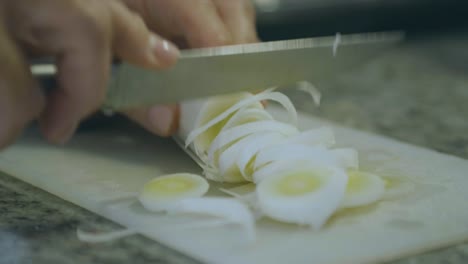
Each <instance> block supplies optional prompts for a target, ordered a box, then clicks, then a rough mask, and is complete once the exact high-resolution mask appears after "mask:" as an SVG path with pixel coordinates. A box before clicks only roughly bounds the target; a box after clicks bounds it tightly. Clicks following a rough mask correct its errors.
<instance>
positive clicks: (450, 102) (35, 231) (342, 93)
mask: <svg viewBox="0 0 468 264" xmlns="http://www.w3.org/2000/svg"><path fill="white" fill-rule="evenodd" d="M467 48H468V37H466V38H462V37H461V36H460V35H458V37H457V38H438V39H436V40H434V41H429V40H426V41H423V42H410V43H408V44H405V45H402V46H401V47H398V48H396V49H395V50H392V51H389V52H388V53H386V54H383V55H382V56H381V57H379V58H376V59H375V60H373V61H371V62H370V63H369V64H367V65H366V66H365V67H361V68H357V69H355V70H354V71H353V72H352V73H350V74H348V75H346V76H340V77H338V78H337V79H336V80H335V81H333V82H332V83H329V84H322V85H321V86H320V87H319V88H320V89H321V91H322V93H323V97H322V98H323V100H322V105H321V106H320V107H319V108H317V107H315V106H314V105H313V104H312V103H311V102H310V101H309V100H304V99H302V98H304V97H303V95H301V94H299V93H297V92H290V95H291V98H292V99H293V100H294V102H295V103H296V104H297V105H298V107H299V108H300V109H301V110H303V111H308V112H310V113H312V114H314V115H317V116H320V117H323V118H327V119H330V120H333V121H336V122H339V123H341V124H344V125H346V126H351V127H355V128H357V129H360V130H366V131H371V132H375V133H378V134H382V135H386V136H389V137H393V138H396V139H399V140H402V141H405V142H409V143H412V144H415V145H419V146H423V147H426V148H430V149H434V150H436V151H441V152H444V153H448V154H452V155H456V156H459V157H461V158H467V159H468V133H467V131H468V103H466V102H468V52H467V51H468V49H467ZM338 54H339V50H338ZM82 225H90V226H91V227H93V228H99V229H101V230H111V229H113V228H115V227H116V225H115V224H114V223H111V222H109V221H107V220H106V219H103V218H101V217H99V216H96V215H94V214H92V213H90V212H88V211H86V210H84V209H81V208H79V207H77V206H74V205H72V204H70V203H68V202H65V201H63V200H61V199H59V198H57V197H54V196H52V195H50V194H48V193H46V192H44V191H42V190H39V189H36V188H34V187H32V186H30V185H28V184H25V183H23V182H20V181H18V180H16V179H15V178H13V177H10V176H8V175H5V174H3V173H0V252H2V253H1V255H0V263H1V264H3V263H8V264H13V263H62V264H66V263H114V264H118V263H188V264H192V263H196V261H194V260H192V259H190V258H189V257H186V256H183V255H181V254H179V253H177V252H176V251H174V250H172V249H169V248H167V247H165V246H163V245H160V244H158V243H156V242H153V241H150V240H148V239H146V238H144V237H141V236H131V237H127V238H124V239H121V240H118V241H113V242H108V243H103V244H97V245H89V244H86V243H81V242H80V241H79V240H78V239H77V238H76V228H77V227H78V226H82ZM396 263H398V264H409V263H429V264H432V263H451V264H461V263H468V244H461V245H455V246H452V247H450V248H446V249H443V250H438V251H434V252H428V253H426V254H422V255H418V256H413V257H411V258H407V259H403V260H399V261H397V262H394V264H396Z"/></svg>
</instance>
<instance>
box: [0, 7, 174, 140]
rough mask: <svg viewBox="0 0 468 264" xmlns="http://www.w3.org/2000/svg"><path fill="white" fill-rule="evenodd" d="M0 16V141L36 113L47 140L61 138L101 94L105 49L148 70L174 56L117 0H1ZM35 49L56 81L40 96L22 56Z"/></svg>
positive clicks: (168, 63) (107, 61)
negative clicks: (51, 61) (51, 63)
mask: <svg viewBox="0 0 468 264" xmlns="http://www.w3.org/2000/svg"><path fill="white" fill-rule="evenodd" d="M167 2H170V1H167ZM0 15H1V18H0V58H1V64H0V148H2V147H5V146H7V145H8V144H9V143H11V142H12V141H13V140H14V139H15V138H16V137H17V136H18V135H19V134H20V133H21V130H22V129H23V128H24V127H25V126H26V125H27V124H28V123H30V122H31V121H32V120H35V119H39V123H40V126H41V130H42V131H43V133H44V135H45V137H46V138H47V139H48V140H49V141H51V142H54V143H61V142H65V141H66V140H67V139H68V138H69V137H70V136H71V135H72V134H73V132H74V130H75V128H76V127H77V125H78V123H79V122H80V121H81V120H82V119H84V118H85V117H87V116H88V115H90V114H91V113H92V112H94V111H95V110H96V109H97V108H98V107H99V106H100V104H101V103H102V101H103V100H104V96H105V87H106V83H107V81H108V79H109V67H110V61H111V57H112V55H114V54H115V55H116V56H118V57H119V58H121V59H123V60H126V61H128V62H131V63H134V64H137V65H140V66H143V67H148V68H152V69H163V68H168V67H170V66H172V65H173V64H174V63H175V62H176V60H177V57H178V49H177V48H176V47H175V46H174V45H172V44H171V43H169V42H167V41H165V40H163V39H162V38H161V37H159V36H157V35H155V34H153V33H151V31H150V30H149V29H148V28H147V27H146V25H145V23H144V22H143V20H142V19H141V17H140V16H138V15H135V14H134V13H133V12H131V11H130V9H128V8H127V7H126V6H125V5H124V4H123V3H122V2H119V1H116V0H15V1H1V2H0ZM35 55H50V56H54V57H55V58H56V59H57V67H58V85H59V87H57V88H58V89H56V90H55V91H54V92H53V93H52V94H51V96H50V97H49V96H48V97H47V98H45V96H44V95H43V94H42V93H41V89H40V88H39V86H38V83H36V81H35V80H34V78H33V77H32V76H31V73H30V70H29V65H28V63H27V59H28V57H30V56H35Z"/></svg>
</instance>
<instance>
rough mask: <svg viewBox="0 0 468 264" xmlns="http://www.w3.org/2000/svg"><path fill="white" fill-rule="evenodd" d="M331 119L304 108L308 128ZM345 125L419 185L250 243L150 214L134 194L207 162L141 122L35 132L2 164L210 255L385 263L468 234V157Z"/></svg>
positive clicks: (263, 232) (267, 262)
mask: <svg viewBox="0 0 468 264" xmlns="http://www.w3.org/2000/svg"><path fill="white" fill-rule="evenodd" d="M270 111H271V112H272V113H273V114H274V115H275V116H276V117H278V118H284V117H285V116H286V114H285V112H283V111H282V110H279V109H277V108H273V107H270ZM322 122H323V121H320V120H317V119H314V118H311V117H309V116H306V115H301V116H300V123H301V126H302V128H310V127H315V126H318V125H320V124H323V123H322ZM335 128H336V130H335V132H336V135H337V141H338V144H339V145H340V146H351V147H355V148H357V149H358V150H359V152H360V155H361V161H362V164H361V165H362V166H363V167H366V168H369V169H375V168H377V169H379V170H382V173H385V174H390V175H393V176H398V177H402V179H403V181H402V183H405V182H406V181H409V182H413V185H412V186H413V187H414V188H415V189H414V190H413V191H412V192H411V193H410V194H407V195H400V196H399V197H397V198H393V199H390V200H386V201H384V202H381V203H379V204H378V205H376V206H371V207H368V208H364V209H361V210H355V211H353V212H349V211H348V212H347V213H342V214H340V215H338V216H337V217H335V218H334V219H333V221H331V222H330V223H329V224H328V225H327V226H326V227H325V228H324V229H323V230H321V231H319V232H314V231H312V230H309V229H307V228H300V227H295V226H292V225H286V224H280V223H277V222H274V221H268V220H263V221H260V222H259V223H258V225H257V241H256V243H255V244H254V245H245V244H243V243H242V242H243V241H244V240H243V237H242V235H241V234H242V233H241V232H239V230H238V229H237V228H236V227H235V226H233V227H224V228H201V229H196V230H195V229H181V228H179V227H180V224H184V223H187V221H189V219H188V218H186V217H181V216H179V217H174V216H165V215H161V214H152V213H148V212H145V210H144V209H143V208H142V207H141V206H140V204H139V203H138V201H137V200H136V199H135V198H133V197H131V195H129V194H131V193H135V192H137V191H139V190H140V188H141V187H142V185H143V184H144V183H145V182H147V181H148V180H150V179H152V178H153V177H157V176H158V175H162V174H167V173H173V172H181V171H188V172H195V173H200V169H199V168H198V167H197V166H196V165H195V163H194V162H192V160H190V158H189V157H188V156H187V155H186V154H185V153H184V152H183V151H182V150H181V149H180V148H178V147H177V146H176V145H175V144H174V143H173V142H172V141H171V140H161V139H157V138H155V137H151V136H149V135H148V134H146V133H143V132H141V131H140V130H134V131H131V130H129V131H122V130H120V131H109V130H108V131H94V132H88V133H82V134H80V135H77V136H76V137H75V138H74V140H73V141H72V142H71V143H70V144H69V145H67V147H65V148H61V147H54V146H49V145H46V144H45V143H44V142H43V141H42V140H41V139H40V138H39V137H38V136H37V135H34V134H33V135H32V136H31V135H29V136H25V137H24V138H23V139H22V140H21V141H20V142H18V143H17V144H16V145H14V146H13V147H11V148H9V149H7V150H6V151H4V152H2V153H0V170H3V171H4V172H6V173H9V174H11V175H13V176H15V177H17V178H19V179H22V180H24V181H26V182H29V183H31V184H33V185H35V186H37V187H39V188H42V189H44V190H46V191H49V192H50V193H52V194H55V195H57V196H60V197H62V198H63V199H65V200H68V201H70V202H73V203H75V204H77V205H79V206H82V207H84V208H87V209H89V210H91V211H93V212H95V213H97V214H100V215H102V216H104V217H106V218H109V219H111V220H114V221H115V222H117V223H120V224H122V225H124V226H127V227H131V228H135V229H138V230H139V231H140V232H141V233H142V234H144V235H146V236H148V237H150V238H152V239H155V240H157V241H159V242H162V243H164V244H166V245H169V246H171V247H174V248H176V249H178V250H180V251H182V252H184V253H186V254H188V255H190V256H192V257H194V258H197V259H199V260H201V261H204V262H207V263H223V264H229V263H233V264H238V263H243V264H247V263H257V264H273V263H288V262H291V263H320V264H328V263H347V264H348V263H375V262H380V261H386V260H392V259H395V258H400V257H403V256H407V255H409V254H415V253H418V252H422V251H426V250H429V249H433V248H438V247H443V246H447V245H450V244H454V243H458V242H461V241H464V240H466V239H468V161H466V160H463V159H460V158H456V157H452V156H447V155H442V154H439V153H436V152H433V151H429V150H426V149H422V148H418V147H414V146H410V145H407V144H402V143H399V142H397V141H394V140H391V139H387V138H383V137H380V136H376V135H371V134H367V133H362V132H359V131H356V130H352V129H347V128H343V127H335ZM383 161H384V162H383ZM403 186H405V185H403ZM211 194H217V192H216V190H214V191H213V192H211ZM218 194H219V193H218Z"/></svg>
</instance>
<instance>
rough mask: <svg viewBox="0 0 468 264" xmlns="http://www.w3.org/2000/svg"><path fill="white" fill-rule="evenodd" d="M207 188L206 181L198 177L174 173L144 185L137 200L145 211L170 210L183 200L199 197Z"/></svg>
mask: <svg viewBox="0 0 468 264" xmlns="http://www.w3.org/2000/svg"><path fill="white" fill-rule="evenodd" d="M208 188H209V184H208V181H207V180H206V179H205V178H203V177H201V176H199V175H196V174H190V173H175V174H169V175H165V176H161V177H157V178H155V179H153V180H151V181H149V182H148V183H146V184H145V186H143V189H142V191H141V193H140V195H139V197H138V198H139V200H140V202H141V204H142V205H143V207H145V208H146V209H147V210H149V211H155V212H159V211H165V210H167V209H170V208H171V207H172V206H173V205H174V204H175V203H177V202H179V201H181V200H183V199H187V198H194V197H201V196H203V195H204V194H205V193H206V192H207V191H208Z"/></svg>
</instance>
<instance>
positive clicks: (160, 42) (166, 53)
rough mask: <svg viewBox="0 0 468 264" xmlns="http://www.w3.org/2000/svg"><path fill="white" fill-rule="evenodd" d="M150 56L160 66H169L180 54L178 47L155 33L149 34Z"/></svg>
mask: <svg viewBox="0 0 468 264" xmlns="http://www.w3.org/2000/svg"><path fill="white" fill-rule="evenodd" d="M149 44H150V58H151V59H152V60H153V62H154V63H155V64H157V65H160V66H166V65H167V66H170V65H172V64H173V63H175V62H176V60H177V59H178V58H179V56H180V51H179V49H178V48H177V47H176V46H174V44H172V43H170V42H169V41H167V40H164V39H161V38H160V37H157V36H156V35H151V36H150V39H149Z"/></svg>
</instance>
